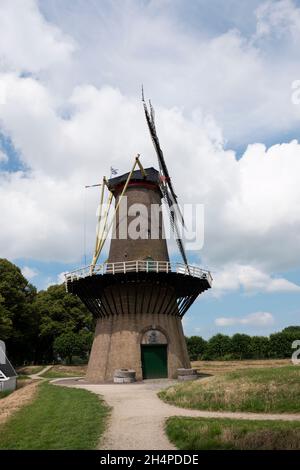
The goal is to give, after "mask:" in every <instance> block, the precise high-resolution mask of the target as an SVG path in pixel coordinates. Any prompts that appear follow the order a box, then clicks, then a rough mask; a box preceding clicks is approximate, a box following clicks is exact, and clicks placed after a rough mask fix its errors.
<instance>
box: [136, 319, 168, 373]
mask: <svg viewBox="0 0 300 470" xmlns="http://www.w3.org/2000/svg"><path fill="white" fill-rule="evenodd" d="M141 359H142V371H143V379H160V378H166V377H168V341H167V338H166V336H165V335H164V333H162V332H161V331H160V330H157V329H156V328H151V329H149V330H147V331H146V332H145V333H144V334H143V336H142V341H141Z"/></svg>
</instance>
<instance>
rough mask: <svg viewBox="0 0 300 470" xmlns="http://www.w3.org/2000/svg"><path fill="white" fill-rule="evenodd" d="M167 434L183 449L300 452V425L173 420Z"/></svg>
mask: <svg viewBox="0 0 300 470" xmlns="http://www.w3.org/2000/svg"><path fill="white" fill-rule="evenodd" d="M166 431H167V435H168V437H169V439H170V440H171V442H173V444H174V445H175V446H176V447H177V448H178V449H182V450H212V449H215V450H218V449H220V450H221V449H234V450H269V449H270V450H279V449H285V450H299V449H300V423H299V422H298V423H297V422H287V421H244V420H232V419H211V418H181V417H180V418H179V417H172V418H169V419H168V420H167V423H166Z"/></svg>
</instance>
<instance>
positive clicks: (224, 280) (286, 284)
mask: <svg viewBox="0 0 300 470" xmlns="http://www.w3.org/2000/svg"><path fill="white" fill-rule="evenodd" d="M239 289H242V290H243V291H244V292H247V293H257V292H265V293H272V292H290V293H292V292H300V286H299V285H297V284H294V283H293V282H290V281H288V280H287V279H284V278H281V277H274V276H271V275H269V274H267V273H266V272H263V271H261V270H260V269H258V268H257V267H255V266H251V265H247V266H245V265H238V264H236V265H226V266H225V267H223V268H222V269H221V270H220V271H217V272H216V273H214V285H213V290H212V295H214V296H219V295H221V294H222V293H224V292H228V291H236V290H239Z"/></svg>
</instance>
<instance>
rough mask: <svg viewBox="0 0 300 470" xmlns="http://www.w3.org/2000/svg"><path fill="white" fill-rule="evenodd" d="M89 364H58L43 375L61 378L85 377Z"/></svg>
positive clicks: (49, 377)
mask: <svg viewBox="0 0 300 470" xmlns="http://www.w3.org/2000/svg"><path fill="white" fill-rule="evenodd" d="M86 369H87V366H63V365H56V366H53V367H52V368H51V369H50V370H48V371H47V372H45V373H44V374H42V375H41V377H44V378H47V379H61V378H63V377H83V376H84V375H85V374H86Z"/></svg>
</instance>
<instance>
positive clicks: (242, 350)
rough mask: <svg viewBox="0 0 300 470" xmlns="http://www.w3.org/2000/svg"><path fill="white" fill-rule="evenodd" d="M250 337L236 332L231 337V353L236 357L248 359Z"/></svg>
mask: <svg viewBox="0 0 300 470" xmlns="http://www.w3.org/2000/svg"><path fill="white" fill-rule="evenodd" d="M250 342H251V337H250V336H248V335H244V334H240V333H236V334H235V335H233V336H232V338H231V348H230V349H231V351H230V352H231V353H232V354H233V356H234V357H236V358H237V359H248V358H249V357H250V355H251V354H250Z"/></svg>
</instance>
